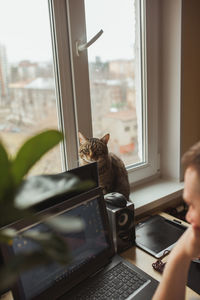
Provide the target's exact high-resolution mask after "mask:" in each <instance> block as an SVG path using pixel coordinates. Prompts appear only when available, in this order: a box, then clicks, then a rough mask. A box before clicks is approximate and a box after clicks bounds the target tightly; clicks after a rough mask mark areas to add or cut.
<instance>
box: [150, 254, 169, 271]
mask: <svg viewBox="0 0 200 300" xmlns="http://www.w3.org/2000/svg"><path fill="white" fill-rule="evenodd" d="M169 253H170V251H169V250H165V251H164V253H163V256H162V257H161V258H159V259H158V260H157V261H156V262H155V263H152V267H153V268H154V270H156V271H158V272H159V273H161V274H162V273H163V271H164V267H165V265H166V262H163V261H162V259H163V257H165V256H166V255H167V254H169Z"/></svg>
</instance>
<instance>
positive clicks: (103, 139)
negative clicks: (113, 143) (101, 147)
mask: <svg viewBox="0 0 200 300" xmlns="http://www.w3.org/2000/svg"><path fill="white" fill-rule="evenodd" d="M109 138H110V134H109V133H107V134H106V135H104V136H103V137H102V138H101V141H102V142H104V143H105V144H108V141H109Z"/></svg>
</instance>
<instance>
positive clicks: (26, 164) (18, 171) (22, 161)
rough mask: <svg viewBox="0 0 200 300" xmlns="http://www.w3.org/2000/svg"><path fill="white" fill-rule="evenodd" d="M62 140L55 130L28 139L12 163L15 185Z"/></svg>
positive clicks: (61, 136)
mask: <svg viewBox="0 0 200 300" xmlns="http://www.w3.org/2000/svg"><path fill="white" fill-rule="evenodd" d="M62 139H63V134H62V133H61V132H59V131H57V130H47V131H44V132H42V133H40V134H38V135H36V136H34V137H32V138H30V139H28V140H27V141H26V142H25V143H24V144H23V145H22V147H21V148H20V149H19V151H18V153H17V154H16V157H15V159H14V160H13V162H12V172H13V176H14V180H15V183H16V184H17V185H18V184H19V183H20V182H21V180H22V178H23V177H24V176H25V175H26V174H27V173H28V171H29V170H30V169H31V167H32V166H33V165H34V164H35V163H36V162H37V161H38V160H39V159H40V158H41V157H42V156H43V155H44V154H45V153H46V152H48V151H49V150H50V149H52V148H53V147H54V146H56V145H57V144H58V143H59V142H60V141H61V140H62Z"/></svg>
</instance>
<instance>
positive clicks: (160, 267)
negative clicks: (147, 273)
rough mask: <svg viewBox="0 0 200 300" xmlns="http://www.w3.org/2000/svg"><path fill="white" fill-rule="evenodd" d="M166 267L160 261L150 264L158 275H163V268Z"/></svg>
mask: <svg viewBox="0 0 200 300" xmlns="http://www.w3.org/2000/svg"><path fill="white" fill-rule="evenodd" d="M165 265H166V262H165V263H164V262H162V260H161V259H158V260H157V261H156V262H155V263H152V267H153V268H154V270H156V271H158V272H159V273H161V274H162V273H163V271H164V267H165Z"/></svg>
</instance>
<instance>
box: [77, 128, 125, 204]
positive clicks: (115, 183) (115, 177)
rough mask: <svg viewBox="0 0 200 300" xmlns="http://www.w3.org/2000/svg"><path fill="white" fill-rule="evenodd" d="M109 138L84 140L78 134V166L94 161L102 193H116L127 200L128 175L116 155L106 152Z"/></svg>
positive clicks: (82, 136)
mask: <svg viewBox="0 0 200 300" xmlns="http://www.w3.org/2000/svg"><path fill="white" fill-rule="evenodd" d="M109 138H110V135H109V134H106V135H104V136H103V137H102V138H101V139H98V138H86V137H85V136H84V135H83V134H82V133H80V132H79V142H80V147H79V158H80V164H81V165H86V164H89V163H92V162H95V161H96V162H97V165H98V173H99V185H100V186H101V187H102V188H103V193H104V194H107V193H111V192H118V193H121V194H123V195H124V196H125V197H126V198H127V200H128V199H129V194H130V185H129V181H128V174H127V171H126V168H125V165H124V163H123V161H122V160H121V159H120V158H119V157H118V156H117V155H115V154H113V153H111V152H109V151H108V147H107V143H108V140H109Z"/></svg>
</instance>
